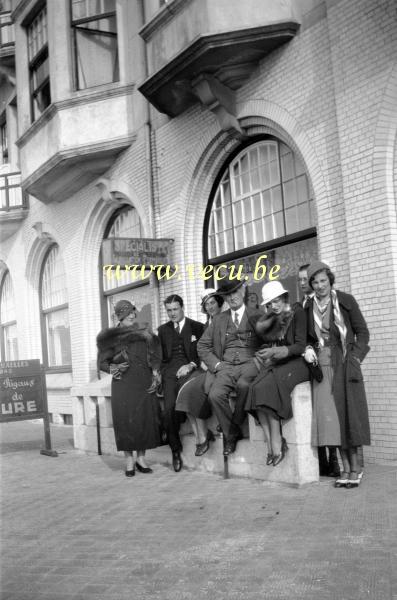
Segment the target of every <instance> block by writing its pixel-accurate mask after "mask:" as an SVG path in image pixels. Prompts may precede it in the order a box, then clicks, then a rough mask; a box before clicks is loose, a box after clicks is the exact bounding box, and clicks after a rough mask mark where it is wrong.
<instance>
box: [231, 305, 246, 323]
mask: <svg viewBox="0 0 397 600" xmlns="http://www.w3.org/2000/svg"><path fill="white" fill-rule="evenodd" d="M230 311H231V315H232V320H233V322H234V318H235V315H236V314H237V316H238V322H239V323H241V319H242V318H243V316H244V312H245V304H243V305H242V306H240V308H238V309H237V310H232V309H230Z"/></svg>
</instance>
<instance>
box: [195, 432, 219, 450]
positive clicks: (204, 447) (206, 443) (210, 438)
mask: <svg viewBox="0 0 397 600" xmlns="http://www.w3.org/2000/svg"><path fill="white" fill-rule="evenodd" d="M210 442H215V436H214V434H213V433H212V431H211V429H208V431H207V437H206V438H205V441H204V442H203V443H202V444H196V452H195V453H194V455H195V456H203V454H205V453H206V452H208V450H209V448H210Z"/></svg>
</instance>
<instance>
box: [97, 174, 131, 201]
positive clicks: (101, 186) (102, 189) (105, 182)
mask: <svg viewBox="0 0 397 600" xmlns="http://www.w3.org/2000/svg"><path fill="white" fill-rule="evenodd" d="M95 186H96V187H97V188H98V190H99V197H100V198H101V199H102V200H103V201H104V202H105V203H106V204H111V205H114V203H115V202H124V201H125V196H124V195H123V194H121V193H118V192H116V191H114V190H113V189H112V188H113V182H112V180H111V179H107V178H106V177H101V178H100V179H98V181H97V182H96V184H95Z"/></svg>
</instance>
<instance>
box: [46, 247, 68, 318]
mask: <svg viewBox="0 0 397 600" xmlns="http://www.w3.org/2000/svg"><path fill="white" fill-rule="evenodd" d="M41 289H42V295H41V301H42V306H43V308H44V309H49V308H55V307H56V306H59V305H60V304H66V303H67V301H68V294H67V287H66V273H65V268H64V264H63V260H62V258H61V256H60V254H59V248H58V246H54V248H53V249H52V250H51V252H50V253H49V255H48V257H47V260H46V263H45V266H44V271H43V279H42V288H41Z"/></svg>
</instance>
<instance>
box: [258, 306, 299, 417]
mask: <svg viewBox="0 0 397 600" xmlns="http://www.w3.org/2000/svg"><path fill="white" fill-rule="evenodd" d="M261 321H262V322H263V321H264V322H265V323H266V322H267V323H268V327H267V329H266V331H265V332H264V333H263V334H262V336H261V337H262V341H263V346H264V347H271V346H272V345H276V346H287V348H288V356H287V357H286V358H284V359H279V360H277V361H273V362H271V363H270V364H265V365H263V366H262V367H261V369H260V371H259V373H258V376H257V377H256V379H255V380H254V381H253V382H252V384H251V388H250V393H249V395H248V399H247V403H246V410H247V411H248V412H254V411H255V409H256V408H260V407H262V408H267V409H270V410H271V411H273V412H274V413H275V414H276V415H277V416H278V417H279V418H281V419H290V418H291V417H292V407H291V392H292V390H293V389H294V387H295V386H296V385H298V383H302V382H303V381H308V380H309V378H310V374H309V369H308V366H307V364H306V362H305V361H304V359H303V358H302V356H301V355H302V354H303V352H304V350H305V345H306V314H305V311H304V310H303V308H302V307H301V306H300V305H298V304H296V305H295V306H294V308H293V310H292V312H291V314H290V316H289V318H288V320H287V322H286V323H283V317H282V316H276V315H272V314H271V315H269V316H267V315H265V316H263V317H262V319H261Z"/></svg>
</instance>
